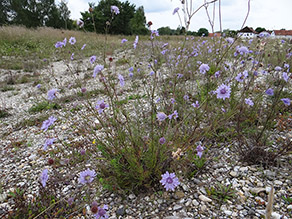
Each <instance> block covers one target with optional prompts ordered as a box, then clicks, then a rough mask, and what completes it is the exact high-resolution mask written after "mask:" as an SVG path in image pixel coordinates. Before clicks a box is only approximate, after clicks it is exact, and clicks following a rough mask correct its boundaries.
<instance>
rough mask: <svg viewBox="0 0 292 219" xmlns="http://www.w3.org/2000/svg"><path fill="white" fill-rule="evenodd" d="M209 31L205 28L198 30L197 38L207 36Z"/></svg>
mask: <svg viewBox="0 0 292 219" xmlns="http://www.w3.org/2000/svg"><path fill="white" fill-rule="evenodd" d="M208 34H209V31H208V30H207V29H206V28H200V29H199V30H198V36H208Z"/></svg>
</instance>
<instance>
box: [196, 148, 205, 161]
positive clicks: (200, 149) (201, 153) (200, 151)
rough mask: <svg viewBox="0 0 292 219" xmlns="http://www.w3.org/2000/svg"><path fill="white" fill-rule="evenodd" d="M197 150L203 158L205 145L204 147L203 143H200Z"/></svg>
mask: <svg viewBox="0 0 292 219" xmlns="http://www.w3.org/2000/svg"><path fill="white" fill-rule="evenodd" d="M196 150H197V155H198V157H199V158H201V157H202V155H203V151H204V147H202V145H198V146H197V148H196Z"/></svg>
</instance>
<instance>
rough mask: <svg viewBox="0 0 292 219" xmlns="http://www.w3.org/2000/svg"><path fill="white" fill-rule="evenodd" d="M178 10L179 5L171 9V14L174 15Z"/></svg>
mask: <svg viewBox="0 0 292 219" xmlns="http://www.w3.org/2000/svg"><path fill="white" fill-rule="evenodd" d="M178 10H179V7H177V8H175V9H173V12H172V15H175V14H176V13H177V12H178Z"/></svg>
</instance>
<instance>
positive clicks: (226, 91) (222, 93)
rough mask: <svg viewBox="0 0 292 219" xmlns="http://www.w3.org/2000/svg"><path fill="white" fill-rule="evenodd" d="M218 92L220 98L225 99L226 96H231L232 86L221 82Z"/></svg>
mask: <svg viewBox="0 0 292 219" xmlns="http://www.w3.org/2000/svg"><path fill="white" fill-rule="evenodd" d="M215 93H217V98H218V99H223V100H225V99H226V98H230V93H231V88H230V86H227V85H225V84H221V85H220V86H219V87H218V88H217V90H216V91H215Z"/></svg>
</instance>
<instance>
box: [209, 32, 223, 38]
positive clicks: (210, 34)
mask: <svg viewBox="0 0 292 219" xmlns="http://www.w3.org/2000/svg"><path fill="white" fill-rule="evenodd" d="M208 37H221V33H220V32H216V33H209V34H208Z"/></svg>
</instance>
